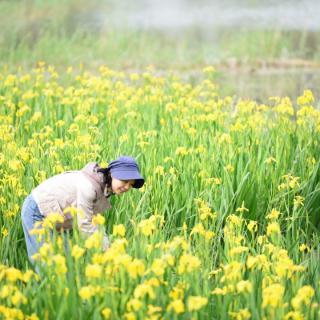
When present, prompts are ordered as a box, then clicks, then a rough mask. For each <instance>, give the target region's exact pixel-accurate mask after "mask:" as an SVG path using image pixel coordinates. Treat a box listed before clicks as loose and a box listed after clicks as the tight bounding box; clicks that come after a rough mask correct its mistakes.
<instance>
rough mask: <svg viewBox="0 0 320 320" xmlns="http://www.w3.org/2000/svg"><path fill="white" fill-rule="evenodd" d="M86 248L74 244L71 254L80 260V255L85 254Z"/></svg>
mask: <svg viewBox="0 0 320 320" xmlns="http://www.w3.org/2000/svg"><path fill="white" fill-rule="evenodd" d="M84 251H85V250H84V249H83V248H81V247H79V246H78V245H74V246H73V248H72V252H71V255H72V256H73V257H74V258H75V259H76V260H78V259H79V258H80V257H82V256H83V254H84Z"/></svg>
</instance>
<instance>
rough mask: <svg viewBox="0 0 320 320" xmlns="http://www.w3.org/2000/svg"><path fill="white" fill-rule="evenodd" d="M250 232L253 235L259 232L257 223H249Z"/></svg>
mask: <svg viewBox="0 0 320 320" xmlns="http://www.w3.org/2000/svg"><path fill="white" fill-rule="evenodd" d="M247 228H248V230H249V231H250V232H251V233H254V232H257V231H258V223H257V221H252V220H251V221H250V222H249V223H248V226H247Z"/></svg>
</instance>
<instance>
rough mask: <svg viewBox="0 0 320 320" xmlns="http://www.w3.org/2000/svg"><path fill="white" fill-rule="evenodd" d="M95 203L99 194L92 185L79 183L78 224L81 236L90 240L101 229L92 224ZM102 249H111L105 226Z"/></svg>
mask: <svg viewBox="0 0 320 320" xmlns="http://www.w3.org/2000/svg"><path fill="white" fill-rule="evenodd" d="M95 201H97V194H96V191H95V189H94V187H93V186H92V185H91V183H90V182H88V183H79V184H78V189H77V209H78V210H77V223H78V228H79V231H80V234H81V236H82V237H84V238H88V237H89V236H90V235H92V234H93V233H94V232H96V231H98V230H99V227H98V226H97V225H93V223H92V218H93V216H94V210H93V208H94V203H95ZM102 247H103V249H104V250H106V249H108V247H109V239H108V236H107V234H106V232H105V229H104V226H103V243H102Z"/></svg>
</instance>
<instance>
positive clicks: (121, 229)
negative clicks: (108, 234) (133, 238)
mask: <svg viewBox="0 0 320 320" xmlns="http://www.w3.org/2000/svg"><path fill="white" fill-rule="evenodd" d="M112 234H113V235H114V236H117V235H119V236H120V237H124V236H125V234H126V228H125V226H124V225H123V224H118V225H114V226H113V233H112Z"/></svg>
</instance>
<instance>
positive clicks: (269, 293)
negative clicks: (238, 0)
mask: <svg viewBox="0 0 320 320" xmlns="http://www.w3.org/2000/svg"><path fill="white" fill-rule="evenodd" d="M283 294H284V287H283V286H282V285H281V284H278V283H275V284H271V285H270V286H269V287H266V288H263V290H262V308H268V307H271V308H276V307H278V306H280V305H281V304H282V298H283Z"/></svg>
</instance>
